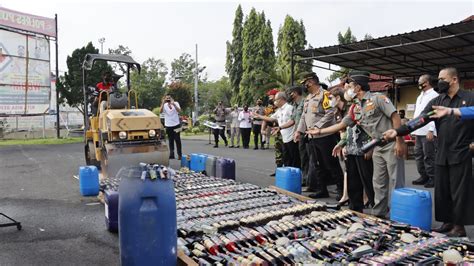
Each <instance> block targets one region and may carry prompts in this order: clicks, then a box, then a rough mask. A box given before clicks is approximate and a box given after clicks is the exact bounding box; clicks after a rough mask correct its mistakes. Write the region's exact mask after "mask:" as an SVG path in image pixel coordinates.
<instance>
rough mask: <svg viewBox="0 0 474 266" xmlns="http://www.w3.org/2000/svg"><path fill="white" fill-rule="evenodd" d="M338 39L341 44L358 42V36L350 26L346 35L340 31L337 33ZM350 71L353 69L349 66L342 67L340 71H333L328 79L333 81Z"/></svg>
mask: <svg viewBox="0 0 474 266" xmlns="http://www.w3.org/2000/svg"><path fill="white" fill-rule="evenodd" d="M337 40H338V42H339V44H350V43H353V42H356V41H357V38H356V37H355V36H354V35H353V34H352V31H351V28H350V27H349V28H347V30H346V32H345V33H344V35H343V34H342V33H341V32H339V33H338V34H337ZM349 71H351V70H350V69H349V68H345V67H341V69H340V70H339V71H338V72H333V73H332V74H331V75H330V76H329V77H328V78H327V80H328V81H329V82H332V81H334V80H336V79H338V78H341V77H343V76H345V75H347V74H348V73H349Z"/></svg>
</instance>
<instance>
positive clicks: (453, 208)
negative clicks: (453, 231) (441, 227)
mask: <svg viewBox="0 0 474 266" xmlns="http://www.w3.org/2000/svg"><path fill="white" fill-rule="evenodd" d="M472 177H473V176H472V162H471V160H465V161H464V162H462V163H459V164H455V165H436V166H435V218H436V220H437V221H440V222H444V223H454V224H456V225H471V224H474V195H473V194H474V193H473V191H474V180H472Z"/></svg>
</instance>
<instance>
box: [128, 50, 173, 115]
mask: <svg viewBox="0 0 474 266" xmlns="http://www.w3.org/2000/svg"><path fill="white" fill-rule="evenodd" d="M141 67H142V69H141V73H140V74H138V72H137V71H134V72H132V74H131V81H132V88H133V89H134V90H136V91H137V93H138V105H139V107H140V108H145V109H149V110H153V108H155V107H157V106H159V105H160V104H161V99H162V97H163V95H164V94H165V88H164V84H165V81H166V75H167V74H168V68H167V67H166V65H165V63H163V61H162V60H161V59H155V58H153V57H152V58H149V59H147V60H146V61H145V62H143V63H142V64H141ZM132 100H134V99H133V97H132Z"/></svg>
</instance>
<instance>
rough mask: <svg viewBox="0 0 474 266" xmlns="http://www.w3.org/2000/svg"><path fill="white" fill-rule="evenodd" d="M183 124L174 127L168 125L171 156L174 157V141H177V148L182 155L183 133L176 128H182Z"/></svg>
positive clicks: (167, 131) (167, 132)
mask: <svg viewBox="0 0 474 266" xmlns="http://www.w3.org/2000/svg"><path fill="white" fill-rule="evenodd" d="M180 127H181V125H176V126H174V127H166V135H168V142H169V146H170V157H171V158H174V143H175V142H176V149H177V151H178V156H182V155H183V153H182V152H181V133H180V132H176V131H175V129H177V128H180Z"/></svg>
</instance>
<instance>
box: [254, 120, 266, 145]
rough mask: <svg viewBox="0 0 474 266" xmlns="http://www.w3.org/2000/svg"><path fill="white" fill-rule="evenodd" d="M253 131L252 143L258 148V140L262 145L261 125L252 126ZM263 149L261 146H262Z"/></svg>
mask: <svg viewBox="0 0 474 266" xmlns="http://www.w3.org/2000/svg"><path fill="white" fill-rule="evenodd" d="M252 131H253V142H254V143H255V148H258V141H259V140H260V143H262V132H261V131H262V125H255V124H254V125H253V127H252ZM262 148H263V144H262Z"/></svg>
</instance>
